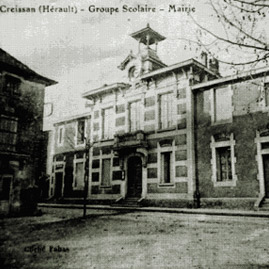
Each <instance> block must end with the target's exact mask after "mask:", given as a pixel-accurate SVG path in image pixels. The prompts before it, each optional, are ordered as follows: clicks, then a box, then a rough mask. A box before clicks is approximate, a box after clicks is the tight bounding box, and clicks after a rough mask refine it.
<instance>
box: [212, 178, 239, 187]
mask: <svg viewBox="0 0 269 269" xmlns="http://www.w3.org/2000/svg"><path fill="white" fill-rule="evenodd" d="M235 186H236V181H235V180H232V181H223V182H221V181H217V182H216V181H214V187H235Z"/></svg>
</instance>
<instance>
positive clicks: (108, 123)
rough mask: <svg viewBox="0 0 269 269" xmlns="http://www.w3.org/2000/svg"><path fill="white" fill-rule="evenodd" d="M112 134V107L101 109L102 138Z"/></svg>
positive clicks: (109, 136)
mask: <svg viewBox="0 0 269 269" xmlns="http://www.w3.org/2000/svg"><path fill="white" fill-rule="evenodd" d="M113 136H114V111H113V108H112V107H111V108H107V109H104V110H103V138H104V139H111V138H113Z"/></svg>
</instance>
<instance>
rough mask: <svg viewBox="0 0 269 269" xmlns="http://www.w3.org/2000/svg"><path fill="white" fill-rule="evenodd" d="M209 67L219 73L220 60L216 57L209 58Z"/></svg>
mask: <svg viewBox="0 0 269 269" xmlns="http://www.w3.org/2000/svg"><path fill="white" fill-rule="evenodd" d="M209 69H210V70H211V71H213V72H215V73H216V74H218V75H219V61H218V60H217V59H216V58H211V59H210V60H209Z"/></svg>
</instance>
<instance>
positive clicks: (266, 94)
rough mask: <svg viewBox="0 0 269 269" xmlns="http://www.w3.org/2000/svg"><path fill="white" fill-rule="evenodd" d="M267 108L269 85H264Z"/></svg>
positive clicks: (268, 104)
mask: <svg viewBox="0 0 269 269" xmlns="http://www.w3.org/2000/svg"><path fill="white" fill-rule="evenodd" d="M264 95H265V96H264V97H265V106H267V107H268V106H269V83H266V84H264Z"/></svg>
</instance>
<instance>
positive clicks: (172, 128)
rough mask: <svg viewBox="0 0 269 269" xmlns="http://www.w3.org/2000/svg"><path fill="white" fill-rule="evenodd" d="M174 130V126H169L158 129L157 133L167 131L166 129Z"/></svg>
mask: <svg viewBox="0 0 269 269" xmlns="http://www.w3.org/2000/svg"><path fill="white" fill-rule="evenodd" d="M174 130H176V127H175V126H172V127H169V128H165V129H158V130H157V133H162V132H167V131H174Z"/></svg>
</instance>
